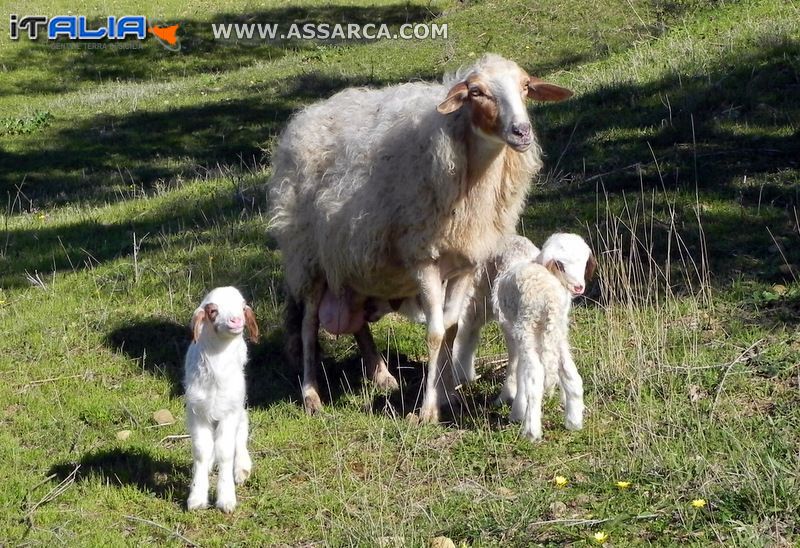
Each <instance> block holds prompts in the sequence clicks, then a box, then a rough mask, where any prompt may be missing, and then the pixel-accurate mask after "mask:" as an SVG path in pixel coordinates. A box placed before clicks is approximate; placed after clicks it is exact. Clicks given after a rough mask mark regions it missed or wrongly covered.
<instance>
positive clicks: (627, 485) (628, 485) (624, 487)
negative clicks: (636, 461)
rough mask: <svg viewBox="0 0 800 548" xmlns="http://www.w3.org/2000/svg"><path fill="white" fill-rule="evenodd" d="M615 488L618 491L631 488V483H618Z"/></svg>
mask: <svg viewBox="0 0 800 548" xmlns="http://www.w3.org/2000/svg"><path fill="white" fill-rule="evenodd" d="M616 486H617V487H618V488H619V489H627V488H628V487H630V486H631V482H629V481H618V482H617V483H616Z"/></svg>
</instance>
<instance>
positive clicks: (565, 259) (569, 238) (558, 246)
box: [536, 233, 597, 296]
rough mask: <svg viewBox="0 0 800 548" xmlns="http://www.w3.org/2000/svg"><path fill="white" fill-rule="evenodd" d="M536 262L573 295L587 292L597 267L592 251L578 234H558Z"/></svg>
mask: <svg viewBox="0 0 800 548" xmlns="http://www.w3.org/2000/svg"><path fill="white" fill-rule="evenodd" d="M536 262H538V263H540V264H542V265H544V266H545V267H547V269H548V270H549V271H550V272H552V273H553V274H554V275H555V276H556V277H557V278H558V279H559V280H560V281H561V283H562V284H564V287H566V288H567V290H569V292H570V293H571V294H572V295H573V296H576V295H581V294H583V292H584V291H585V290H586V282H588V281H589V280H590V279H591V278H592V276H593V275H594V270H595V268H596V267H597V261H595V258H594V255H593V254H592V250H591V249H590V248H589V246H588V245H586V242H585V241H584V240H583V238H581V237H580V236H578V235H577V234H565V233H556V234H553V235H552V236H550V237H549V238H548V239H547V241H546V242H545V243H544V245H543V246H542V251H541V253H540V254H539V256H538V257H537V258H536Z"/></svg>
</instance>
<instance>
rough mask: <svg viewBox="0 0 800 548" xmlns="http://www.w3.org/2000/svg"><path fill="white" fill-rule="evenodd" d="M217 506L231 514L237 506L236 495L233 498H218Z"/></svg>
mask: <svg viewBox="0 0 800 548" xmlns="http://www.w3.org/2000/svg"><path fill="white" fill-rule="evenodd" d="M217 508H219V509H220V510H222V511H223V512H225V513H226V514H230V513H231V512H233V511H234V509H235V508H236V497H233V498H224V499H223V498H218V499H217Z"/></svg>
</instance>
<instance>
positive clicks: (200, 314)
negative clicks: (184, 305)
mask: <svg viewBox="0 0 800 548" xmlns="http://www.w3.org/2000/svg"><path fill="white" fill-rule="evenodd" d="M205 319H206V311H205V310H203V309H202V308H200V309H198V310H197V311H196V312H195V313H194V315H193V316H192V321H191V322H190V323H189V326H190V327H191V328H192V342H197V339H199V338H200V330H201V329H202V328H203V320H205Z"/></svg>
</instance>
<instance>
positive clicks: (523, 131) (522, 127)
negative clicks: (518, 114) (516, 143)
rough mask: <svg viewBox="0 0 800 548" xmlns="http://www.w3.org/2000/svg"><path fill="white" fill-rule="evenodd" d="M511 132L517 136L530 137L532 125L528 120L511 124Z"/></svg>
mask: <svg viewBox="0 0 800 548" xmlns="http://www.w3.org/2000/svg"><path fill="white" fill-rule="evenodd" d="M511 133H513V134H514V135H516V136H517V137H522V138H525V137H528V136H529V135H530V134H531V125H530V124H529V123H528V122H524V123H522V124H511Z"/></svg>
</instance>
